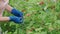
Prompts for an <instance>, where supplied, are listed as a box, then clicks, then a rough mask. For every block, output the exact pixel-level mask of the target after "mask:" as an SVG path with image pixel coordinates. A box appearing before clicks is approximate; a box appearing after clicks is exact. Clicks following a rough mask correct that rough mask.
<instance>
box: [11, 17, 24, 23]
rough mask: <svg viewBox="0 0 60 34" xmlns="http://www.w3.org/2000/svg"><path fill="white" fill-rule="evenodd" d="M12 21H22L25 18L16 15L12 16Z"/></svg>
mask: <svg viewBox="0 0 60 34" xmlns="http://www.w3.org/2000/svg"><path fill="white" fill-rule="evenodd" d="M10 21H14V22H15V23H22V22H23V19H22V18H20V17H16V16H10Z"/></svg>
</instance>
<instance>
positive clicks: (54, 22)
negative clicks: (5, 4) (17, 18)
mask: <svg viewBox="0 0 60 34" xmlns="http://www.w3.org/2000/svg"><path fill="white" fill-rule="evenodd" d="M9 5H11V6H12V7H14V8H16V9H17V10H20V11H22V12H23V13H24V22H23V23H22V24H16V23H13V22H1V24H0V27H1V28H2V33H4V34H5V33H6V34H60V0H10V1H9ZM3 15H4V16H11V15H12V14H10V13H8V12H7V11H5V12H4V14H3Z"/></svg>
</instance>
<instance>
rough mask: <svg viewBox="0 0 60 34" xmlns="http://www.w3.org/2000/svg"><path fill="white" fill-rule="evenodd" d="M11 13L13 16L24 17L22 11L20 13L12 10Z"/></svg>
mask: <svg viewBox="0 0 60 34" xmlns="http://www.w3.org/2000/svg"><path fill="white" fill-rule="evenodd" d="M11 13H12V14H13V15H15V16H17V17H23V13H22V12H20V11H18V10H16V9H12V10H11Z"/></svg>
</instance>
